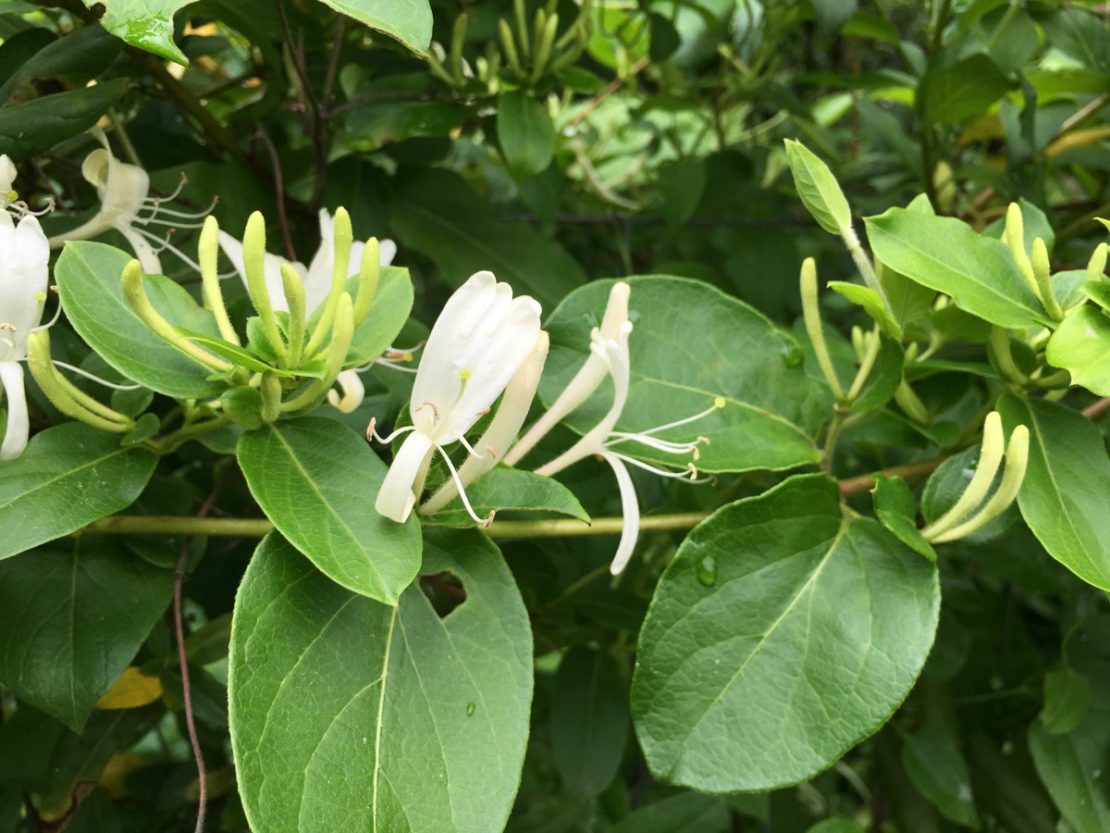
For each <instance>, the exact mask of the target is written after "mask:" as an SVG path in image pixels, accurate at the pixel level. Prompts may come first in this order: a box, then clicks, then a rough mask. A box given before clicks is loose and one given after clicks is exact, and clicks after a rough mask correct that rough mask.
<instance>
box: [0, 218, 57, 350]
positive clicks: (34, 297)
mask: <svg viewBox="0 0 1110 833" xmlns="http://www.w3.org/2000/svg"><path fill="white" fill-rule="evenodd" d="M0 215H2V219H0V323H3V324H6V325H8V326H9V327H10V329H9V331H8V333H6V336H8V340H10V343H11V347H10V349H8V350H6V351H3V352H5V353H7V354H8V355H7V356H3V358H8V359H20V358H22V357H23V355H24V352H25V349H26V343H27V336H28V334H29V333H30V331H31V330H32V329H33V328H34V327H36V326H37V325H38V323H39V319H40V318H41V316H42V303H43V300H44V299H45V297H46V288H47V285H48V283H49V277H50V274H49V269H48V263H49V260H50V244H49V243H48V242H47V240H46V235H44V234H43V232H42V227H41V226H40V225H39V221H38V218H36V217H35V216H33V215H30V214H28V215H27V216H25V217H24V218H23V219H22V220H20V221H19V224H18V225H13V224H12V220H11V217H10V216H9V215H8V214H7V213H6V212H3V211H0ZM6 329H7V328H6Z"/></svg>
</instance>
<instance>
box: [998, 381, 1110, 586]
mask: <svg viewBox="0 0 1110 833" xmlns="http://www.w3.org/2000/svg"><path fill="white" fill-rule="evenodd" d="M997 407H998V411H999V413H1000V414H1001V415H1002V422H1003V424H1004V425H1005V428H1006V433H1007V434H1009V433H1010V432H1011V431H1013V429H1014V428H1015V427H1016V426H1017V425H1026V426H1028V427H1029V468H1028V470H1027V471H1026V473H1025V480H1024V482H1023V483H1022V485H1021V492H1020V493H1019V494H1018V505H1019V506H1020V507H1021V514H1022V516H1023V517H1024V518H1025V522H1026V523H1027V524H1029V528H1030V529H1031V530H1033V534H1034V535H1036V536H1037V540H1038V541H1040V542H1041V545H1042V546H1043V547H1044V548H1045V549H1046V550H1048V554H1049V555H1051V556H1052V557H1053V558H1055V559H1056V560H1057V561H1059V562H1060V563H1061V564H1063V565H1064V566H1065V567H1067V568H1068V569H1069V570H1071V571H1072V572H1073V573H1075V574H1076V575H1077V576H1079V577H1080V578H1081V579H1083V580H1084V581H1085V582H1087V583H1088V584H1093V585H1094V586H1095V587H1099V588H1102V589H1103V590H1110V513H1108V512H1107V511H1106V507H1108V506H1110V459H1107V456H1106V446H1105V444H1104V442H1103V439H1102V434H1101V433H1100V432H1099V430H1098V429H1097V428H1096V427H1095V426H1093V425H1092V424H1091V423H1090V422H1089V421H1088V420H1086V419H1084V418H1083V417H1082V416H1081V415H1080V414H1078V413H1076V412H1075V411H1072V410H1070V409H1068V408H1065V407H1063V406H1062V405H1057V404H1056V403H1054V402H1046V401H1044V400H1022V399H1018V398H1017V397H1016V396H1013V395H1010V394H1007V395H1006V396H1003V397H1002V398H1001V399H1000V400H999V401H998V406H997Z"/></svg>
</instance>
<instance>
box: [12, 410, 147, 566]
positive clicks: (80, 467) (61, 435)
mask: <svg viewBox="0 0 1110 833" xmlns="http://www.w3.org/2000/svg"><path fill="white" fill-rule="evenodd" d="M155 462H156V458H155V456H154V455H153V454H151V453H150V452H149V451H148V450H147V449H145V448H141V447H138V446H130V447H123V446H121V445H120V438H119V436H118V435H116V434H106V433H104V432H102V431H97V430H96V429H95V428H90V427H89V426H87V425H82V424H81V423H79V422H67V423H65V424H63V425H58V426H55V427H54V428H47V429H46V430H45V431H42V432H40V433H38V434H36V435H35V436H34V437H32V438H31V442H30V444H29V445H28V446H27V450H26V451H24V452H23V454H22V455H20V456H19V457H17V458H16V459H15V460H9V461H8V462H6V463H4V464H3V465H0V529H2V530H3V534H2V535H0V558H7V557H9V556H12V555H16V554H18V553H21V552H24V551H25V550H29V549H31V548H32V547H35V546H38V545H39V544H42V543H45V542H46V541H51V540H53V539H54V538H60V537H62V536H63V535H68V534H69V533H71V532H74V531H75V530H78V529H80V528H81V527H83V526H85V525H86V524H89V523H92V522H93V521H95V520H97V519H98V518H103V517H104V516H105V515H111V514H112V513H113V512H118V511H119V510H121V509H124V508H126V507H127V506H130V505H131V503H132V502H134V500H135V498H137V497H138V496H139V494H140V493H141V492H142V491H143V488H144V487H145V486H146V484H147V481H148V480H150V475H151V474H152V473H153V472H154V464H155Z"/></svg>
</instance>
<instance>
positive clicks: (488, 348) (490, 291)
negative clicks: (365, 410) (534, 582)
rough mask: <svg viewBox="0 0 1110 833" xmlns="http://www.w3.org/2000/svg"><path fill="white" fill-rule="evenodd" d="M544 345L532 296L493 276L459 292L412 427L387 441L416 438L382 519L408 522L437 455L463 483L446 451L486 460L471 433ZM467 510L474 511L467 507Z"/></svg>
mask: <svg viewBox="0 0 1110 833" xmlns="http://www.w3.org/2000/svg"><path fill="white" fill-rule="evenodd" d="M539 338H540V305H539V304H538V303H537V302H536V301H535V300H533V299H532V298H530V297H528V296H527V295H522V296H519V297H517V298H513V292H512V289H511V288H510V287H509V285H508V284H506V283H498V282H497V280H496V279H495V278H494V276H493V274H492V273H490V272H478V273H476V274H474V275H472V276H471V278H470V279H469V280H468V281H467V282H466V283H464V284H463V285H462V286H461V287H459V289H458V290H456V291H455V293H454V294H453V295H452V296H451V297H450V298H449V299H448V300H447V303H446V304H445V305H444V307H443V312H441V313H440V315H439V318H438V319H436V323H435V325H434V326H433V327H432V332H431V335H429V336H428V342H427V344H425V346H424V355H423V358H422V360H421V362H420V369H419V370H418V371H417V373H416V379H415V381H414V382H413V387H412V397H411V399H410V401H409V415H410V417H411V418H412V423H413V424H412V425H411V426H408V427H405V428H400V429H398V430H397V431H394V432H393V434H391V435H390V436H389V437H385V438H382V442H388V441H389V440H390V439H392V438H393V437H395V436H398V435H400V434H404V433H408V435H409V436H408V437H406V438H405V441H404V443H402V444H401V448H400V449H399V450H398V451H397V455H396V456H395V457H394V459H393V464H392V465H391V466H390V467H389V472H388V473H387V474H386V477H385V480H384V481H383V482H382V486H381V489H380V490H379V491H378V496H377V500H376V501H375V504H374V507H375V509H377V511H378V512H380V513H381V514H382V515H384V516H385V517H387V518H390V519H392V520H394V521H397V522H398V523H401V522H403V521H405V520H406V519H407V518H408V516H409V514H410V513H411V512H412V509H413V506H414V505H415V503H416V499H417V497H418V496H419V495H420V493H421V492H422V491H423V489H424V480H425V478H426V477H427V473H428V467H429V465H430V464H431V460H432V455H433V454H434V453H435V452H436V451H439V452H440V454H441V455H442V457H443V460H444V462H445V463H446V465H447V467H448V470H449V471H450V472H451V475H452V477H453V478H455V479H456V482H458V472H457V470H456V469H455V467H454V464H453V463H452V462H451V459H450V457H449V456H448V455H447V453H446V452H445V451H444V446H447V445H450V444H451V443H454V442H461V443H462V444H463V445H464V446H465V447H466V448H467V451H468V452H470V453H471V454H473V455H475V456H480V453H479V452H477V451H475V450H474V449H473V448H472V447H471V446H470V444H469V443H467V441H466V436H465V435H466V432H467V431H469V430H470V429H471V428H472V427H473V426H474V423H475V422H477V421H478V419H479V418H480V417H482V416H483V415H484V414H486V413H488V412H489V409H490V407H491V406H492V405H493V403H494V402H495V401H496V400H497V398H498V397H499V396H501V393H502V391H504V390H505V388H506V386H507V385H508V384H509V381H510V380H511V379H512V378H513V376H514V375H515V374H516V372H517V370H518V369H519V368H520V366H521V365H522V364H523V363H524V362H525V361H526V360H527V359H528V357H529V355H530V354H532V352H533V350H534V348H535V346H536V342H537V340H538V339H539ZM369 433H373V423H371V425H370V429H369ZM459 491H460V493H462V492H463V491H464V490H463V489H461V488H460V490H459ZM464 505H469V504H467V503H466V502H465V500H464ZM475 520H478V521H479V522H480V521H481V519H478V518H475Z"/></svg>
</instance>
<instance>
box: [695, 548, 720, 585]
mask: <svg viewBox="0 0 1110 833" xmlns="http://www.w3.org/2000/svg"><path fill="white" fill-rule="evenodd" d="M694 572H695V574H696V575H697V577H698V581H700V582H701V583H702V584H704V585H705V586H706V587H712V586H713V585H714V584H716V583H717V559H716V558H714V557H713V556H711V555H707V556H705V558H703V559H702V560H701V561H699V562H698V566H697V567H695V568H694Z"/></svg>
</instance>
